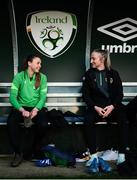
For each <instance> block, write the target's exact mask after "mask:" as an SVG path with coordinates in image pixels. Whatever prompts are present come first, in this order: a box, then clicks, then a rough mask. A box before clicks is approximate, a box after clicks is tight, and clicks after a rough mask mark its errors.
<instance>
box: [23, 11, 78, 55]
mask: <svg viewBox="0 0 137 180" xmlns="http://www.w3.org/2000/svg"><path fill="white" fill-rule="evenodd" d="M26 30H27V34H28V37H29V39H30V41H31V43H32V44H33V46H34V47H35V48H36V49H37V50H38V51H40V52H41V53H42V54H44V55H45V56H47V57H50V58H55V57H58V56H60V55H61V54H63V53H64V52H65V51H66V50H67V49H68V48H69V47H70V46H71V44H72V43H73V41H74V39H75V36H76V32H77V19H76V16H75V15H74V14H70V13H66V12H61V11H40V12H33V13H30V14H28V15H27V18H26Z"/></svg>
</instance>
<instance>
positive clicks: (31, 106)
mask: <svg viewBox="0 0 137 180" xmlns="http://www.w3.org/2000/svg"><path fill="white" fill-rule="evenodd" d="M40 68H41V59H40V57H39V56H36V55H30V56H28V57H27V58H26V60H25V62H24V70H23V71H21V72H19V73H17V74H16V75H15V77H14V79H13V82H12V85H11V90H10V103H11V104H12V106H13V109H12V110H11V113H10V114H9V117H8V121H7V124H8V133H9V139H10V143H11V146H12V148H13V151H14V158H13V160H12V162H11V166H12V167H16V166H18V165H19V164H20V163H21V162H22V160H23V156H24V154H23V148H24V147H23V146H24V143H25V142H24V141H27V140H28V138H29V134H28V137H26V139H22V141H21V135H20V134H21V129H20V123H24V125H25V129H27V131H28V132H29V131H32V129H33V126H32V127H31V125H32V124H34V125H35V126H34V130H35V134H34V137H33V138H32V139H33V140H31V146H32V147H33V143H34V142H35V141H36V139H37V141H40V140H41V138H42V136H44V133H45V132H46V130H45V128H46V127H47V126H48V117H47V108H46V107H45V103H46V96H47V77H46V75H45V74H43V73H40ZM27 122H29V123H27ZM25 132H26V131H25ZM24 137H25V136H24ZM35 137H36V138H35ZM32 147H31V148H32Z"/></svg>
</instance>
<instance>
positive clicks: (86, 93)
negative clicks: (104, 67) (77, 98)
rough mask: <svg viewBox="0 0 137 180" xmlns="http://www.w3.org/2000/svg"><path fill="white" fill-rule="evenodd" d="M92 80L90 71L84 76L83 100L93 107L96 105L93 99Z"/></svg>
mask: <svg viewBox="0 0 137 180" xmlns="http://www.w3.org/2000/svg"><path fill="white" fill-rule="evenodd" d="M90 83H91V80H90V77H89V73H88V71H87V72H86V73H85V76H84V77H83V84H82V97H83V100H84V101H85V103H86V104H87V106H88V107H89V108H92V107H93V106H95V104H94V101H93V100H92V96H91V93H92V92H91V91H92V89H91V84H90Z"/></svg>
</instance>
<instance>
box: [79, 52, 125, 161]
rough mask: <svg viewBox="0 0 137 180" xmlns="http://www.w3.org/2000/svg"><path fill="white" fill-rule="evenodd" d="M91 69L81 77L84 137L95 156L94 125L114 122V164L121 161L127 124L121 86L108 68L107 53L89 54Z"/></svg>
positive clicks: (117, 78) (117, 76) (114, 72)
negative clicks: (116, 139) (116, 147)
mask: <svg viewBox="0 0 137 180" xmlns="http://www.w3.org/2000/svg"><path fill="white" fill-rule="evenodd" d="M91 65H92V67H91V68H90V69H89V70H87V72H86V73H85V76H84V78H83V87H82V93H83V99H84V101H85V102H86V104H87V112H86V117H85V137H86V142H87V147H88V148H89V150H90V153H91V154H94V153H96V151H97V147H96V131H95V129H96V127H95V126H96V125H95V122H98V121H103V120H104V119H105V120H106V121H107V122H108V123H109V122H111V121H117V123H118V129H117V132H116V133H119V158H118V163H120V162H122V161H124V154H125V150H126V147H127V145H128V144H127V138H128V137H127V132H128V121H127V118H126V112H125V107H124V105H123V104H122V99H123V87H122V81H121V79H120V76H119V73H118V72H117V71H116V70H114V69H112V67H111V61H110V55H109V52H108V51H107V50H102V49H95V50H93V52H92V53H91Z"/></svg>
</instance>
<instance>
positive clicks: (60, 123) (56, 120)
mask: <svg viewBox="0 0 137 180" xmlns="http://www.w3.org/2000/svg"><path fill="white" fill-rule="evenodd" d="M48 115H49V121H50V123H51V126H52V127H55V128H64V127H66V126H67V125H68V122H67V121H66V120H65V118H64V114H63V112H62V111H60V110H56V109H52V110H50V111H48Z"/></svg>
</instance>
